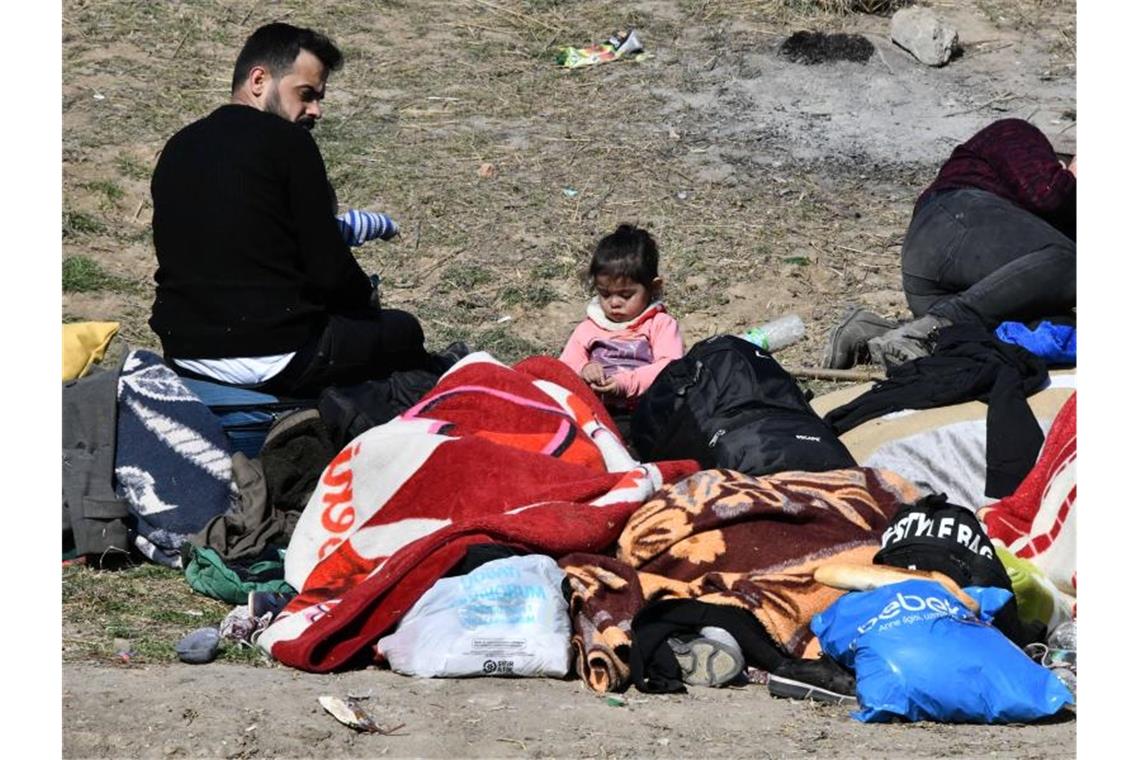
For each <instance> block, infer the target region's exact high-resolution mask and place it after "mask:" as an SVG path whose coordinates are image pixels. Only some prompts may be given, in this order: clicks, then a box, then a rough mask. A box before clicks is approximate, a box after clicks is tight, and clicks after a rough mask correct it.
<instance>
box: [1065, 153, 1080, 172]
mask: <svg viewBox="0 0 1140 760" xmlns="http://www.w3.org/2000/svg"><path fill="white" fill-rule="evenodd" d="M1065 168H1066V169H1068V170H1069V174H1072V175H1073V176H1074V177H1075V176H1077V157H1076V156H1075V155H1074V156H1073V160H1072V161H1070V162H1069V165H1068V166H1066V167H1065Z"/></svg>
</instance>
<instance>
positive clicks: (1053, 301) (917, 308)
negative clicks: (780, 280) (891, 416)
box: [824, 119, 1077, 368]
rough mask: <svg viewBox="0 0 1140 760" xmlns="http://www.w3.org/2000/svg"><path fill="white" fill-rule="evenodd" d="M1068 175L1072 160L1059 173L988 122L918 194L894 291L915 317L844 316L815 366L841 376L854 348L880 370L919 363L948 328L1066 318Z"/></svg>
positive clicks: (1073, 231)
mask: <svg viewBox="0 0 1140 760" xmlns="http://www.w3.org/2000/svg"><path fill="white" fill-rule="evenodd" d="M1076 169H1077V162H1076V157H1075V156H1074V157H1073V159H1072V161H1070V162H1069V164H1068V166H1066V165H1065V163H1064V161H1062V160H1060V159H1059V158H1058V156H1057V153H1056V152H1055V151H1054V149H1053V146H1052V145H1051V144H1050V143H1049V140H1048V138H1047V137H1046V136H1045V135H1044V134H1043V133H1042V132H1041V130H1039V129H1038V128H1037V127H1035V126H1033V125H1032V124H1030V123H1029V122H1027V121H1024V120H1022V119H1002V120H1000V121H996V122H994V123H993V124H990V125H989V126H987V127H985V128H984V129H982V130H981V131H980V132H978V133H977V134H976V135H974V136H973V137H971V138H970V139H969V140H968V141H966V142H965V143H963V144H961V145H959V146H958V147H956V148H955V149H954V151H953V152H952V153H951V154H950V158H949V159H948V160H947V161H946V163H944V164H943V165H942V168H941V170H940V171H939V172H938V176H937V177H936V178H935V180H934V182H933V183H932V184H931V185H930V186H929V187H928V188H927V189H926V190H925V191H923V193H922V194H921V195H920V196H919V197H918V200H917V202H916V203H915V205H914V213H913V215H912V217H911V222H910V227H909V228H908V230H907V233H906V237H905V238H904V240H903V244H902V284H903V291H904V293H905V294H906V299H907V304H908V305H909V307H910V310H911V312H912V313H913V314H914V316H915V317H916V319H915V320H914V321H912V322H909V323H905V324H902V325H899V326H894V325H892V323H890V322H889V321H887V320H885V319H883V318H882V317H878V316H877V315H875V314H872V313H871V312H869V311H867V310H866V309H859V310H854V311H851V312H849V313H848V314H847V315H845V317H844V319H843V321H842V322H841V323H840V324H839V325H837V326H836V328H835V329H834V330H833V331H832V335H831V337H830V339H829V345H828V348H827V352H826V354H825V357H824V365H825V366H827V367H833V368H845V367H850V366H851V365H852V364H853V363H855V362H856V360H857V359H858V358H860V354H861V353H863V352H864V347H865V354H869V355H870V358H871V360H872V361H874V362H876V363H880V364H883V365H885V366H892V365H894V364H899V363H902V362H905V361H909V360H911V359H916V358H919V357H921V356H926V355H928V354H929V353H930V352H931V350H932V349H933V345H934V336H935V333H936V331H937V330H938V329H939V328H940V327H945V326H946V325H949V324H958V323H963V322H973V323H980V324H982V325H983V326H985V327H986V328H987V329H988V330H993V329H995V328H996V327H997V326H998V325H1000V324H1001V323H1002V322H1005V321H1016V322H1032V321H1035V320H1040V319H1043V318H1051V319H1055V320H1056V319H1060V320H1062V321H1071V320H1072V319H1073V318H1074V314H1073V310H1074V309H1075V307H1076V296H1077V289H1076V285H1077V278H1076V266H1077V243H1076V239H1077V216H1076V208H1077V171H1076Z"/></svg>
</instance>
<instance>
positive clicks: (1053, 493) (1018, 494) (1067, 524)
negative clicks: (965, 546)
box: [978, 393, 1077, 595]
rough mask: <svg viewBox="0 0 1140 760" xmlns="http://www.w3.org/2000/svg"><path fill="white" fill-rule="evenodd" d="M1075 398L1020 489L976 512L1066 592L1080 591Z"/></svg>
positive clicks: (994, 534)
mask: <svg viewBox="0 0 1140 760" xmlns="http://www.w3.org/2000/svg"><path fill="white" fill-rule="evenodd" d="M1076 460H1077V396H1076V394H1075V393H1074V394H1073V395H1072V396H1071V397H1070V398H1069V400H1068V401H1066V402H1065V405H1064V406H1062V407H1061V410H1060V411H1059V412H1058V413H1057V416H1056V418H1055V419H1054V420H1053V425H1052V427H1051V428H1050V429H1049V435H1048V437H1047V438H1046V439H1045V444H1044V446H1042V448H1041V456H1040V457H1039V458H1038V460H1037V464H1036V465H1035V466H1034V467H1033V469H1032V470H1031V471H1030V472H1029V474H1028V475H1027V476H1026V477H1025V480H1024V481H1022V483H1021V485H1020V486H1018V488H1017V490H1016V491H1014V492H1013V493H1012V494H1010V495H1009V496H1007V497H1005V498H1004V499H1002V500H1000V501H997V502H994V503H993V504H992V505H990V506H988V507H983V508H982V509H979V510H978V518H979V519H980V520H981V521H982V524H983V525H985V528H986V532H987V533H988V534H989V536H990V538H991V539H993V540H994V542H995V543H997V544H999V545H1004V546H1005V547H1006V548H1008V549H1009V550H1010V551H1011V552H1013V554H1015V555H1016V556H1018V557H1021V558H1022V559H1028V560H1030V561H1032V562H1033V564H1034V565H1036V566H1037V567H1038V568H1039V569H1040V570H1041V571H1042V572H1043V573H1044V575H1045V577H1046V578H1048V579H1049V580H1050V581H1051V582H1052V583H1053V584H1054V585H1055V586H1056V587H1057V588H1058V590H1059V591H1061V592H1062V593H1064V594H1068V595H1075V594H1076V589H1077V566H1076V530H1077V516H1076V506H1077V484H1076Z"/></svg>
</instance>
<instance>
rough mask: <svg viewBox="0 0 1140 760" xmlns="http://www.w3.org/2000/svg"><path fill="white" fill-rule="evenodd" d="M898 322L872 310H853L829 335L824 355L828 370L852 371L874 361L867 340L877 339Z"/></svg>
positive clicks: (842, 318) (855, 308) (841, 318)
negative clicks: (852, 368)
mask: <svg viewBox="0 0 1140 760" xmlns="http://www.w3.org/2000/svg"><path fill="white" fill-rule="evenodd" d="M896 326H897V323H895V322H892V321H890V320H889V319H885V318H883V317H880V316H879V315H878V314H875V313H874V312H872V311H869V310H868V309H864V308H861V307H857V306H852V307H850V308H849V309H848V310H847V311H846V312H844V313H843V315H842V316H840V318H839V323H838V324H836V325H835V327H833V328H831V332H830V333H828V335H827V348H826V349H824V352H823V361H822V365H821V366H823V367H824V368H825V369H848V368H850V367H853V366H855V365H856V364H865V363H867V362H868V361H870V358H871V354H870V352H869V351H868V350H867V341H869V340H870V339H871V338H877V337H878V336H880V335H882V334H883V333H885V332H887V331H888V330H890V329H892V328H894V327H896Z"/></svg>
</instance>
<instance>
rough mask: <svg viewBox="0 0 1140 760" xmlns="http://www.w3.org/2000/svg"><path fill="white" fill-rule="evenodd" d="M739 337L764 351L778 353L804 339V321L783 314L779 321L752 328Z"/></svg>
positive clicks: (794, 315)
mask: <svg viewBox="0 0 1140 760" xmlns="http://www.w3.org/2000/svg"><path fill="white" fill-rule="evenodd" d="M740 337H742V338H744V339H745V340H746V341H748V342H749V343H751V344H753V345H755V346H759V347H760V348H762V349H764V350H765V351H779V350H780V349H781V348H784V347H785V346H790V345H792V344H793V343H795V342H796V341H797V340H799V339H800V338H802V337H804V321H803V320H802V319H800V317H799V315H798V314H785V315H784V316H782V317H780V318H779V319H774V320H772V321H771V322H768V323H766V324H763V325H760V326H759V327H753V328H752V329H751V330H749V331H748V332H746V333H744V334H743V335H741V336H740Z"/></svg>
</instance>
